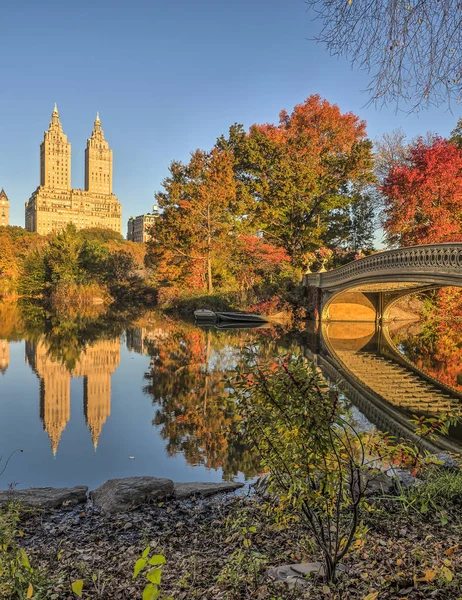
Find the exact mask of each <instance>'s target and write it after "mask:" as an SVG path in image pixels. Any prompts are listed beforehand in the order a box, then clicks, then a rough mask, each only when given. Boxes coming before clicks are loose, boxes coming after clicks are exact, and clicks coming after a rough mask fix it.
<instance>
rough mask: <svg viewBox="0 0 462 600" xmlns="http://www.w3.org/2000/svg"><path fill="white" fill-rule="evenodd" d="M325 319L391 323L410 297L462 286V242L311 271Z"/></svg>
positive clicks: (318, 313) (309, 282)
mask: <svg viewBox="0 0 462 600" xmlns="http://www.w3.org/2000/svg"><path fill="white" fill-rule="evenodd" d="M303 285H304V286H305V287H306V288H308V290H309V292H310V294H311V296H312V298H313V301H314V305H315V318H316V320H320V321H359V322H361V321H364V322H374V321H375V322H379V323H381V322H386V321H388V320H390V314H391V309H392V308H393V305H394V304H395V303H396V302H397V301H398V300H399V299H400V298H403V297H404V296H408V295H409V294H413V293H416V292H422V291H426V290H431V289H435V288H439V287H445V286H456V287H462V243H451V244H431V245H424V246H413V247H409V248H399V249H398V250H389V251H387V252H378V253H377V254H373V255H371V256H367V257H365V258H362V259H359V260H356V261H353V262H351V263H349V264H347V265H344V266H342V267H339V268H338V269H334V270H333V271H328V272H325V273H313V274H306V275H305V276H304V278H303Z"/></svg>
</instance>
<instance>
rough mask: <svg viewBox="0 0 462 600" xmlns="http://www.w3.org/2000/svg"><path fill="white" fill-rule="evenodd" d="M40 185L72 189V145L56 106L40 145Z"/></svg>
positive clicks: (50, 187)
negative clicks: (64, 130)
mask: <svg viewBox="0 0 462 600" xmlns="http://www.w3.org/2000/svg"><path fill="white" fill-rule="evenodd" d="M40 185H41V186H43V187H46V188H49V189H53V190H70V189H71V143H70V142H68V141H67V135H65V134H64V132H63V128H62V125H61V122H60V120H59V113H58V107H57V106H56V104H55V107H54V109H53V112H52V113H51V121H50V126H49V127H48V131H45V133H44V136H43V142H42V143H41V144H40Z"/></svg>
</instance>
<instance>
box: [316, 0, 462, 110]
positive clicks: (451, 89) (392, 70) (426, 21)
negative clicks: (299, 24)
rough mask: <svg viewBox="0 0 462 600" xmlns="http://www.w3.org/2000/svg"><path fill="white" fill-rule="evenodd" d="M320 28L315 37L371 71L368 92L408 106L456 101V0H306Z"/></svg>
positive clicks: (460, 31) (461, 85) (461, 34)
mask: <svg viewBox="0 0 462 600" xmlns="http://www.w3.org/2000/svg"><path fill="white" fill-rule="evenodd" d="M307 4H308V6H309V7H311V8H312V9H313V10H314V12H315V14H316V16H317V18H318V19H319V20H320V21H321V22H322V29H321V31H320V33H319V34H318V35H317V37H316V40H317V41H318V42H321V43H322V44H324V45H325V46H326V47H327V49H328V50H329V51H330V53H331V54H332V55H334V56H342V55H346V56H347V57H349V58H350V59H351V60H352V63H353V64H354V65H357V66H358V67H359V68H360V69H362V70H365V71H366V72H367V73H372V80H371V82H370V84H369V90H368V91H369V93H370V95H371V99H372V101H377V102H379V103H382V104H386V103H387V102H396V103H398V102H399V101H400V100H404V101H405V102H407V103H408V104H409V106H410V109H411V110H412V109H417V108H419V107H422V106H425V105H428V104H436V105H438V104H440V103H442V102H446V101H447V102H448V103H449V102H451V100H456V101H457V102H458V101H460V95H461V92H462V79H461V75H462V28H461V21H460V12H461V6H460V0H438V1H437V2H428V1H425V0H417V1H416V2H409V1H408V0H406V2H396V1H395V0H372V1H371V2H368V3H364V2H357V1H356V0H348V2H345V0H307Z"/></svg>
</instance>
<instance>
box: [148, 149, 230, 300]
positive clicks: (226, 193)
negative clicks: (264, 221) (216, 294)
mask: <svg viewBox="0 0 462 600" xmlns="http://www.w3.org/2000/svg"><path fill="white" fill-rule="evenodd" d="M163 187H164V190H165V191H163V192H159V193H158V194H156V199H157V202H158V204H159V207H160V208H161V209H162V212H161V215H160V216H159V218H158V219H156V222H155V224H154V226H153V227H152V230H151V236H152V239H151V241H150V242H149V243H148V255H147V260H148V263H149V265H150V266H151V267H152V268H153V269H154V272H155V276H156V278H157V280H158V281H159V282H162V281H164V282H165V281H167V282H168V281H171V280H174V281H177V282H181V283H183V284H184V285H188V286H193V287H198V288H200V287H202V286H203V285H204V284H206V287H207V290H208V292H209V293H211V292H212V291H213V280H214V265H215V262H216V261H217V259H218V258H219V257H220V254H221V253H223V252H228V250H229V247H230V246H231V245H232V239H233V238H232V236H233V231H234V228H235V225H236V221H237V218H238V217H237V215H236V214H235V210H234V202H235V199H236V189H235V184H234V177H233V158H232V156H231V154H230V153H228V152H224V151H221V150H219V149H217V148H214V149H213V150H212V151H211V152H204V151H202V150H196V151H195V152H193V154H192V156H191V160H190V161H189V163H188V164H187V165H185V164H183V163H181V162H177V161H174V162H172V164H171V165H170V176H169V177H167V178H166V179H165V180H164V181H163Z"/></svg>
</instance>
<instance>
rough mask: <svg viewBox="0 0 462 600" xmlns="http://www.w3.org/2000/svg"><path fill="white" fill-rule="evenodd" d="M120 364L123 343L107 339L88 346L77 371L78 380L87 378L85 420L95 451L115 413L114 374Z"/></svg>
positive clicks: (84, 394) (85, 381) (75, 375)
mask: <svg viewBox="0 0 462 600" xmlns="http://www.w3.org/2000/svg"><path fill="white" fill-rule="evenodd" d="M119 363H120V342H119V340H118V339H116V340H105V341H102V342H97V343H96V344H95V345H94V346H89V347H87V349H86V352H85V353H84V354H82V357H81V360H80V363H79V365H78V367H76V369H75V372H74V371H73V376H74V377H84V388H83V389H84V392H83V406H84V413H85V421H86V423H87V425H88V427H89V429H90V432H91V437H92V439H93V444H94V446H95V450H96V447H97V446H98V439H99V436H100V434H101V430H102V429H103V425H104V423H105V422H106V419H107V418H108V417H109V416H110V414H111V375H112V373H114V371H115V370H116V369H117V367H118V366H119Z"/></svg>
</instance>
